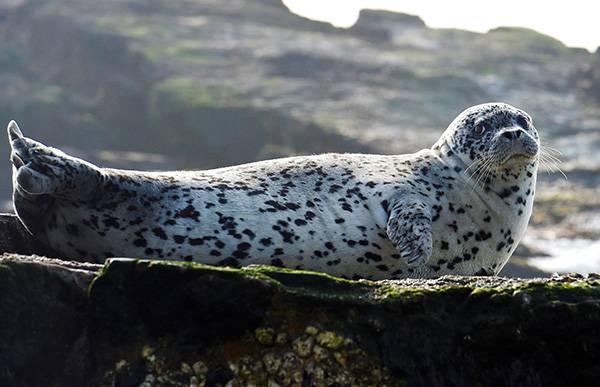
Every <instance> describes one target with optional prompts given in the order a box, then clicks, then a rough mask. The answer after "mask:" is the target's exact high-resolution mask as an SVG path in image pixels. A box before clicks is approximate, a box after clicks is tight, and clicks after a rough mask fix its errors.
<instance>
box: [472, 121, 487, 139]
mask: <svg viewBox="0 0 600 387" xmlns="http://www.w3.org/2000/svg"><path fill="white" fill-rule="evenodd" d="M485 130H486V127H485V125H484V124H477V126H475V129H473V132H475V134H476V135H478V136H481V135H482V134H483V133H485Z"/></svg>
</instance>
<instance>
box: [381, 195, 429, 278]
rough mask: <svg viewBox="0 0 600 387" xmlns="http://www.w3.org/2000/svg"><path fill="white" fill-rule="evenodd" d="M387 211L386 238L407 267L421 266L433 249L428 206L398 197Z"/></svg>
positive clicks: (415, 200)
mask: <svg viewBox="0 0 600 387" xmlns="http://www.w3.org/2000/svg"><path fill="white" fill-rule="evenodd" d="M389 211H390V212H389V218H388V222H387V234H388V237H389V238H390V240H391V241H392V243H393V244H394V246H395V247H396V250H398V252H400V256H401V257H402V258H404V259H405V260H406V263H408V265H409V266H412V267H415V266H420V265H422V264H423V263H425V261H427V259H429V257H430V256H431V251H432V248H433V247H432V245H433V243H432V236H431V214H430V211H429V206H428V205H427V204H425V203H423V202H422V201H420V200H418V199H416V198H414V197H400V198H398V199H396V200H394V201H392V203H391V207H390V208H389Z"/></svg>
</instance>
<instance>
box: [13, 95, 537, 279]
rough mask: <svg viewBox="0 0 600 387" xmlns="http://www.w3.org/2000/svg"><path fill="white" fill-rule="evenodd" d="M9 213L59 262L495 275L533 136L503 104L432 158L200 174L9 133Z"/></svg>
mask: <svg viewBox="0 0 600 387" xmlns="http://www.w3.org/2000/svg"><path fill="white" fill-rule="evenodd" d="M8 134H9V140H10V145H11V147H12V155H11V160H12V164H13V185H14V191H13V192H14V193H13V200H14V206H15V210H16V212H17V214H18V216H19V218H20V219H21V221H22V222H23V224H24V225H25V226H26V227H27V229H28V230H30V232H31V233H33V234H34V235H36V236H37V237H39V238H41V239H42V240H44V241H46V242H47V243H48V244H49V245H50V246H51V247H52V248H54V249H55V250H56V251H58V252H60V253H62V254H64V256H66V257H79V258H86V259H90V260H94V261H102V260H103V259H105V258H107V257H114V256H128V257H148V258H156V259H172V260H186V261H197V262H202V263H207V264H214V265H232V266H245V265H249V264H270V265H275V266H283V267H289V268H296V269H307V270H315V271H321V272H327V273H330V274H333V275H338V276H343V277H347V278H369V279H382V278H404V277H420V278H430V277H437V276H440V275H444V274H460V275H477V274H486V275H491V274H496V273H498V272H499V271H500V269H501V268H502V267H503V266H504V264H505V263H506V261H507V260H508V258H509V257H510V255H511V254H512V252H513V251H514V249H515V248H516V246H517V244H518V242H519V240H520V239H521V237H522V236H523V234H524V232H525V229H526V227H527V223H528V221H529V217H530V214H531V210H532V204H533V198H534V193H535V183H536V172H537V165H538V153H539V147H540V145H539V144H540V143H539V137H538V133H537V131H536V128H535V127H534V125H533V123H532V120H531V117H530V116H529V115H528V114H527V113H525V112H524V111H523V110H520V109H517V108H515V107H513V106H510V105H507V104H503V103H488V104H483V105H478V106H474V107H471V108H469V109H467V110H465V111H464V112H462V113H461V114H460V115H459V116H458V117H457V118H456V119H455V120H454V121H453V122H452V123H451V124H450V125H449V127H448V128H447V129H446V131H445V132H444V133H443V135H442V136H441V138H440V139H439V141H437V143H436V144H435V145H434V146H433V147H432V148H430V149H424V150H421V151H419V152H417V153H414V154H408V155H395V156H394V155H366V154H324V155H317V156H304V157H290V158H282V159H275V160H268V161H261V162H255V163H251V164H244V165H239V166H233V167H228V168H220V169H213V170H206V171H183V172H138V171H126V170H115V169H106V168H99V167H97V166H95V165H93V164H90V163H88V162H86V161H84V160H81V159H77V158H74V157H71V156H68V155H66V154H64V153H63V152H61V151H60V150H57V149H54V148H51V147H48V146H45V145H43V144H41V143H39V142H36V141H34V140H31V139H29V138H26V137H24V136H23V135H22V133H21V131H20V130H19V128H18V126H17V124H16V123H15V122H14V121H13V122H11V123H10V124H9V126H8Z"/></svg>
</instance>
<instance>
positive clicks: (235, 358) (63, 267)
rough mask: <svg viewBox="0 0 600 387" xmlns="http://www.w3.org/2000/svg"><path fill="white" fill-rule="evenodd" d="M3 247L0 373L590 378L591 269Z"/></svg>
mask: <svg viewBox="0 0 600 387" xmlns="http://www.w3.org/2000/svg"><path fill="white" fill-rule="evenodd" d="M0 261H1V262H0V268H1V269H0V284H2V289H1V292H0V312H1V313H2V315H3V316H10V318H4V319H3V321H2V323H1V324H0V337H4V339H3V343H2V344H3V345H2V348H3V351H5V352H3V353H4V354H5V355H4V356H3V359H4V361H3V364H4V368H3V371H2V373H0V384H2V385H11V386H21V385H28V386H36V385H61V386H69V385H81V383H85V385H92V386H94V385H98V386H103V385H111V386H112V385H141V384H143V383H145V384H144V385H164V386H178V385H181V386H183V385H186V386H188V385H207V386H208V385H211V386H212V385H225V384H226V383H228V382H232V383H233V384H234V385H250V384H254V385H269V384H271V385H274V384H273V383H277V384H278V385H281V386H287V385H290V386H292V385H309V386H325V385H341V386H344V385H348V386H349V385H373V386H375V385H388V386H402V385H407V386H430V385H440V386H445V385H448V386H450V385H481V386H496V385H521V386H538V385H564V384H565V383H567V382H570V383H574V384H576V385H593V383H594V381H596V380H598V377H599V376H600V370H599V369H598V367H596V364H598V361H599V360H600V349H599V348H600V330H598V329H597V327H598V324H599V323H600V280H599V279H598V278H599V277H596V276H591V277H589V278H583V277H581V276H563V277H553V278H551V279H536V280H520V279H507V278H500V277H443V278H440V279H437V280H403V281H378V282H371V281H365V280H362V281H348V280H343V279H339V278H335V277H331V276H328V275H325V274H319V273H312V272H303V271H294V270H286V269H279V268H273V267H266V266H249V267H246V268H243V269H232V268H220V267H211V266H206V265H201V264H193V263H192V264H190V263H174V262H161V261H147V260H133V259H113V260H109V261H108V262H107V263H106V264H105V265H104V266H103V267H101V266H98V265H89V264H83V265H84V266H83V267H81V266H77V264H73V263H68V262H63V261H56V260H47V259H40V258H32V257H22V256H4V257H2V259H0ZM42 295H43V296H42ZM28 316H29V317H28ZM31 316H35V318H31ZM57 319H59V320H60V323H58V320H57ZM38 348H44V351H43V353H40V352H39V351H38V350H37V349H38ZM7 354H8V355H7ZM11 354H19V356H11ZM30 370H43V372H42V373H38V372H29V371H30Z"/></svg>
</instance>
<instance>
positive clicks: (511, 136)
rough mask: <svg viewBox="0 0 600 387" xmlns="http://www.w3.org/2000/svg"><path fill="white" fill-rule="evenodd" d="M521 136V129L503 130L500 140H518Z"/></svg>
mask: <svg viewBox="0 0 600 387" xmlns="http://www.w3.org/2000/svg"><path fill="white" fill-rule="evenodd" d="M522 135H523V130H522V129H508V130H505V131H504V133H502V134H501V136H502V138H503V139H504V140H507V141H514V140H516V139H518V138H521V136H522Z"/></svg>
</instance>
